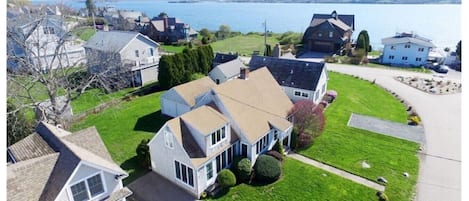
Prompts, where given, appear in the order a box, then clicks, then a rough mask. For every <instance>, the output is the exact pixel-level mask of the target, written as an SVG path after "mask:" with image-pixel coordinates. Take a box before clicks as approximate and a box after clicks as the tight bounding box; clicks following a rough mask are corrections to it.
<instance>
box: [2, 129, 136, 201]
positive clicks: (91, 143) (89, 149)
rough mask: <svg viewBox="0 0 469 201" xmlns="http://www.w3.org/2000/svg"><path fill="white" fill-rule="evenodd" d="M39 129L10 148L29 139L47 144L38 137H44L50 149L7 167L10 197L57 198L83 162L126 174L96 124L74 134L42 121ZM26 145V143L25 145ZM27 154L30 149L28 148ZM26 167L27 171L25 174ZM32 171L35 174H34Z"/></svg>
mask: <svg viewBox="0 0 469 201" xmlns="http://www.w3.org/2000/svg"><path fill="white" fill-rule="evenodd" d="M36 132H37V133H38V134H33V135H32V137H29V138H28V139H26V140H24V141H23V142H21V144H18V145H17V144H14V145H12V146H11V147H13V148H14V149H13V150H16V147H21V145H22V144H28V143H26V142H34V144H39V146H45V145H44V144H43V143H42V142H41V140H40V139H39V138H41V139H43V140H42V141H43V142H44V143H47V146H49V149H47V148H44V149H46V150H47V151H45V152H41V154H44V153H46V152H47V153H49V154H47V155H44V156H40V157H36V158H32V159H29V160H24V161H21V162H18V163H15V164H12V165H9V166H7V169H8V182H7V183H8V184H7V188H8V192H9V194H8V198H7V199H8V200H55V199H56V197H57V195H58V194H59V192H60V191H61V190H62V189H63V187H64V185H65V184H66V182H67V180H68V179H69V178H70V176H71V175H72V173H73V172H74V170H75V169H76V168H77V166H78V164H79V163H80V162H81V161H87V162H89V163H91V164H95V165H97V166H100V167H102V168H103V169H105V170H107V171H112V172H115V173H117V174H125V175H127V173H126V172H125V171H124V170H122V169H121V168H120V167H119V166H118V165H117V164H115V163H114V162H113V161H112V159H111V157H110V155H109V152H108V151H107V149H106V147H105V146H104V143H103V142H102V140H101V138H100V137H99V134H98V132H97V130H96V128H95V127H91V128H87V129H84V130H81V131H78V132H76V133H73V134H72V133H70V132H68V131H65V130H63V129H60V128H57V127H55V126H53V125H50V124H47V123H44V122H41V123H40V124H39V125H38V127H37V128H36ZM23 147H25V146H24V145H23ZM28 149H30V148H28ZM31 149H35V148H34V147H32V148H31ZM51 150H53V151H51ZM50 152H52V153H50ZM12 153H13V154H14V153H20V155H21V156H23V155H24V153H23V152H18V151H16V152H15V151H13V152H12ZM25 153H29V152H28V151H25ZM15 157H16V156H15ZM23 158H24V156H23ZM26 170H27V173H23V171H26ZM31 174H33V175H34V176H33V177H32V176H31ZM45 174H46V175H45ZM36 175H37V176H36ZM31 177H32V178H35V179H33V181H34V183H31V182H30V181H29V180H30V178H31ZM19 184H22V186H21V188H20V187H18V185H19ZM30 189H32V190H30ZM23 198H24V199H23Z"/></svg>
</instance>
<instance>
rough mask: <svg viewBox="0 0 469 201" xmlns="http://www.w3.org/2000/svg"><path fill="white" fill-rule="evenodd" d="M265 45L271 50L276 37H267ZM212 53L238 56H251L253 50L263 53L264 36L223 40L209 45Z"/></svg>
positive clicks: (244, 36)
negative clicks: (235, 54) (230, 53)
mask: <svg viewBox="0 0 469 201" xmlns="http://www.w3.org/2000/svg"><path fill="white" fill-rule="evenodd" d="M267 43H268V44H270V46H271V47H272V50H273V48H274V46H275V44H276V43H278V40H277V39H276V37H267ZM210 45H211V46H212V48H213V51H214V52H225V53H227V52H233V53H236V52H237V53H238V54H240V55H246V56H247V55H251V54H252V52H253V51H254V50H257V51H259V52H260V54H263V53H264V36H260V35H257V34H250V35H240V36H235V37H232V38H228V39H225V40H219V41H216V42H214V43H211V44H210Z"/></svg>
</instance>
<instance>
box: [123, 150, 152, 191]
mask: <svg viewBox="0 0 469 201" xmlns="http://www.w3.org/2000/svg"><path fill="white" fill-rule="evenodd" d="M120 167H121V168H122V169H123V170H125V171H126V172H127V173H129V176H128V177H127V178H125V179H124V180H123V181H122V182H123V183H124V186H127V185H128V184H130V183H131V182H132V181H135V180H136V179H138V178H139V177H141V176H143V175H145V174H146V173H147V172H149V171H150V170H145V169H144V168H142V167H141V166H140V164H139V162H138V159H137V156H134V157H132V158H130V159H127V160H126V161H124V162H123V163H122V164H121V165H120Z"/></svg>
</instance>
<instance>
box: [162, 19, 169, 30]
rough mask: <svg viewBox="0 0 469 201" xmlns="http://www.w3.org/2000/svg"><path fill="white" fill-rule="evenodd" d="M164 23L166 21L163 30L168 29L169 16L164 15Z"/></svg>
mask: <svg viewBox="0 0 469 201" xmlns="http://www.w3.org/2000/svg"><path fill="white" fill-rule="evenodd" d="M163 23H164V30H163V31H166V29H167V28H168V16H164V17H163Z"/></svg>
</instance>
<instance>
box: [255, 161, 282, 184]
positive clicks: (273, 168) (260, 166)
mask: <svg viewBox="0 0 469 201" xmlns="http://www.w3.org/2000/svg"><path fill="white" fill-rule="evenodd" d="M254 172H255V175H256V180H258V181H260V182H274V181H276V180H277V179H278V178H279V177H280V175H281V174H282V168H281V167H280V162H279V161H278V160H277V159H275V158H274V157H272V156H269V155H260V156H259V157H258V158H257V161H256V164H255V165H254Z"/></svg>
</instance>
